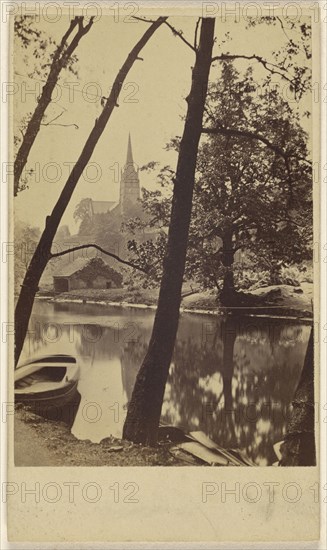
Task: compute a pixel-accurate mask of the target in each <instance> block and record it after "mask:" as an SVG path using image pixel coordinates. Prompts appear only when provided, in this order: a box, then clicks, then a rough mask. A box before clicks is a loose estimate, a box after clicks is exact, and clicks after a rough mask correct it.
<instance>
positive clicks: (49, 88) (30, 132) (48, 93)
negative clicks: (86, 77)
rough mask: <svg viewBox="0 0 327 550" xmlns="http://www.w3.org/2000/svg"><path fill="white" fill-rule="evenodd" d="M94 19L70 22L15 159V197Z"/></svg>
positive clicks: (79, 17)
mask: <svg viewBox="0 0 327 550" xmlns="http://www.w3.org/2000/svg"><path fill="white" fill-rule="evenodd" d="M93 19H94V18H93V17H91V19H90V21H89V23H88V24H87V25H85V27H83V17H82V16H77V17H75V18H74V19H73V20H72V21H71V22H70V25H69V28H68V30H67V32H66V33H65V34H64V36H63V37H62V39H61V42H60V44H59V46H58V47H57V49H56V51H55V53H54V56H53V59H52V63H51V67H50V72H49V74H48V78H47V81H46V83H45V85H44V86H43V89H42V93H41V96H40V99H39V101H38V103H37V106H36V108H35V111H34V113H33V115H32V116H31V118H30V120H29V123H28V125H27V128H26V131H25V134H24V137H23V141H22V143H21V145H20V147H19V149H18V152H17V156H16V159H15V163H14V195H15V196H16V195H17V193H18V191H19V180H20V177H21V175H22V172H23V170H24V167H25V165H26V163H27V159H28V155H29V153H30V150H31V148H32V146H33V143H34V141H35V139H36V136H37V134H38V133H39V130H40V126H41V122H42V119H43V117H44V113H45V111H46V109H47V107H48V105H49V103H50V102H51V100H52V93H53V90H54V89H55V87H56V85H57V82H58V79H59V76H60V73H61V71H62V69H64V68H65V67H66V65H67V63H68V62H69V60H70V59H71V56H72V55H73V53H74V51H75V50H76V48H77V46H78V44H79V42H80V40H81V38H82V36H84V35H85V34H86V33H87V32H88V31H89V30H90V28H91V26H92V25H93ZM76 26H78V31H77V34H76V35H75V36H74V38H73V40H72V41H71V43H70V44H69V46H68V47H66V42H67V40H68V38H69V36H70V35H71V33H72V32H73V30H74V29H75V27H76Z"/></svg>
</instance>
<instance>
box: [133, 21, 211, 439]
mask: <svg viewBox="0 0 327 550" xmlns="http://www.w3.org/2000/svg"><path fill="white" fill-rule="evenodd" d="M214 26H215V20H214V19H211V18H208V19H202V24H201V34H200V43H199V48H198V50H197V52H196V60H195V65H194V69H193V72H192V85H191V91H190V94H189V96H188V98H187V102H188V109H187V115H186V121H185V126H184V133H183V137H182V140H181V143H180V148H179V157H178V163H177V170H176V178H175V184H174V193H173V202H172V212H171V219H170V225H169V234H168V244H167V251H166V255H165V258H164V263H163V275H162V279H161V286H160V293H159V299H158V307H157V312H156V316H155V320H154V325H153V330H152V335H151V339H150V343H149V348H148V351H147V354H146V356H145V358H144V360H143V363H142V366H141V368H140V370H139V372H138V375H137V378H136V382H135V386H134V390H133V394H132V399H131V402H130V404H129V408H128V412H127V417H126V421H125V424H124V430H123V437H124V438H126V439H129V440H131V441H134V442H139V443H143V444H148V445H155V444H156V443H157V434H158V426H159V420H160V414H161V407H162V401H163V396H164V391H165V386H166V381H167V376H168V372H169V366H170V362H171V358H172V354H173V350H174V345H175V340H176V334H177V328H178V319H179V308H180V302H181V289H182V283H183V275H184V270H185V259H186V249H187V241H188V234H189V226H190V219H191V210H192V197H193V187H194V175H195V167H196V160H197V152H198V145H199V140H200V136H201V127H202V118H203V111H204V104H205V99H206V94H207V87H208V79H209V71H210V64H211V54H212V47H213V41H214Z"/></svg>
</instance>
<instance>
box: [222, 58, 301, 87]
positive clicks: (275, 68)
mask: <svg viewBox="0 0 327 550" xmlns="http://www.w3.org/2000/svg"><path fill="white" fill-rule="evenodd" d="M234 59H248V60H250V61H251V60H254V61H258V63H261V65H263V67H264V68H265V69H266V70H267V71H269V72H270V73H271V74H278V75H279V76H280V77H281V78H283V79H284V80H287V82H289V83H290V84H292V86H294V85H295V84H294V79H293V78H291V76H290V73H289V71H288V70H287V69H286V68H285V67H283V66H281V65H278V64H276V63H272V62H271V61H267V60H266V59H264V58H263V57H261V56H260V55H255V54H253V55H243V54H235V55H232V54H224V53H223V54H221V55H217V56H215V57H213V58H212V60H211V62H212V63H213V62H214V61H233V60H234ZM301 88H302V89H304V86H303V85H301Z"/></svg>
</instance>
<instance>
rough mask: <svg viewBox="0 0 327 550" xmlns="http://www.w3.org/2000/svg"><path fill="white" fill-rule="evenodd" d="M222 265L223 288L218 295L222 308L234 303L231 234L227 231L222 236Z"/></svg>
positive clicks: (230, 231)
mask: <svg viewBox="0 0 327 550" xmlns="http://www.w3.org/2000/svg"><path fill="white" fill-rule="evenodd" d="M222 264H223V266H224V268H225V274H224V282H223V288H222V291H221V294H220V301H221V303H222V305H224V306H230V305H233V304H234V301H235V286H234V273H233V264H234V250H233V233H232V230H230V229H228V230H226V231H225V232H224V236H223V251H222Z"/></svg>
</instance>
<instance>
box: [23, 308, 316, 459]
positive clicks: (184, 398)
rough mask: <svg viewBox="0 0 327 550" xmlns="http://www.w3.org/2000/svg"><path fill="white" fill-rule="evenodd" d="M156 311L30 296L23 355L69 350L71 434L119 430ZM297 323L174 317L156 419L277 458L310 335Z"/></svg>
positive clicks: (256, 455) (93, 435) (97, 436)
mask: <svg viewBox="0 0 327 550" xmlns="http://www.w3.org/2000/svg"><path fill="white" fill-rule="evenodd" d="M153 317H154V312H153V311H152V310H149V309H131V308H122V307H108V306H102V305H99V304H75V303H51V302H45V301H36V303H35V305H34V309H33V314H32V318H31V323H30V333H29V337H28V338H27V340H26V345H25V348H24V352H23V353H24V358H27V357H34V356H35V355H39V354H43V353H47V354H48V353H49V354H50V353H68V354H71V355H75V356H76V357H77V358H78V361H79V364H80V367H81V369H80V380H79V384H78V390H79V392H80V394H81V402H80V404H79V408H78V411H77V414H76V417H75V420H74V424H73V426H72V433H73V434H74V435H75V436H76V437H77V438H79V439H89V440H91V441H93V442H100V441H101V440H102V439H104V438H105V437H108V436H109V435H110V434H111V435H114V436H116V437H121V434H122V427H123V423H124V419H125V416H126V408H127V404H128V401H129V400H130V398H131V394H132V390H133V385H134V381H135V377H136V374H137V371H138V368H139V366H140V364H141V362H142V359H143V357H144V355H145V353H146V350H147V344H148V341H149V338H150V334H151V329H152V323H153ZM309 333H310V327H309V326H305V325H303V324H301V323H300V322H295V321H287V320H272V319H262V318H260V319H259V318H251V317H243V318H237V319H233V318H228V319H225V318H222V317H218V318H217V317H213V316H205V315H198V314H186V313H185V314H182V316H181V320H180V325H179V330H178V338H177V342H176V346H175V353H174V357H173V361H172V364H171V368H170V373H169V378H168V382H167V385H166V391H165V396H164V402H163V407H162V419H163V420H164V421H165V422H168V423H170V424H173V425H176V426H181V427H183V428H185V429H186V430H188V431H190V430H197V429H198V430H203V431H204V432H205V433H207V434H208V435H209V436H210V437H211V438H212V439H214V440H215V441H217V443H219V444H220V445H222V446H224V447H226V448H228V447H234V448H236V447H238V448H241V449H245V450H246V452H247V454H248V456H249V457H250V458H252V459H253V460H254V461H255V462H256V464H258V465H262V466H264V465H270V464H272V463H273V462H275V461H276V456H275V454H274V451H273V444H274V443H276V442H277V441H280V440H281V439H282V438H283V434H284V433H285V429H286V422H287V417H288V415H289V412H290V404H291V401H292V397H293V393H294V390H295V388H296V385H297V382H298V379H299V376H300V373H301V369H302V365H303V361H304V355H305V351H306V346H307V342H308V339H309Z"/></svg>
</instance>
